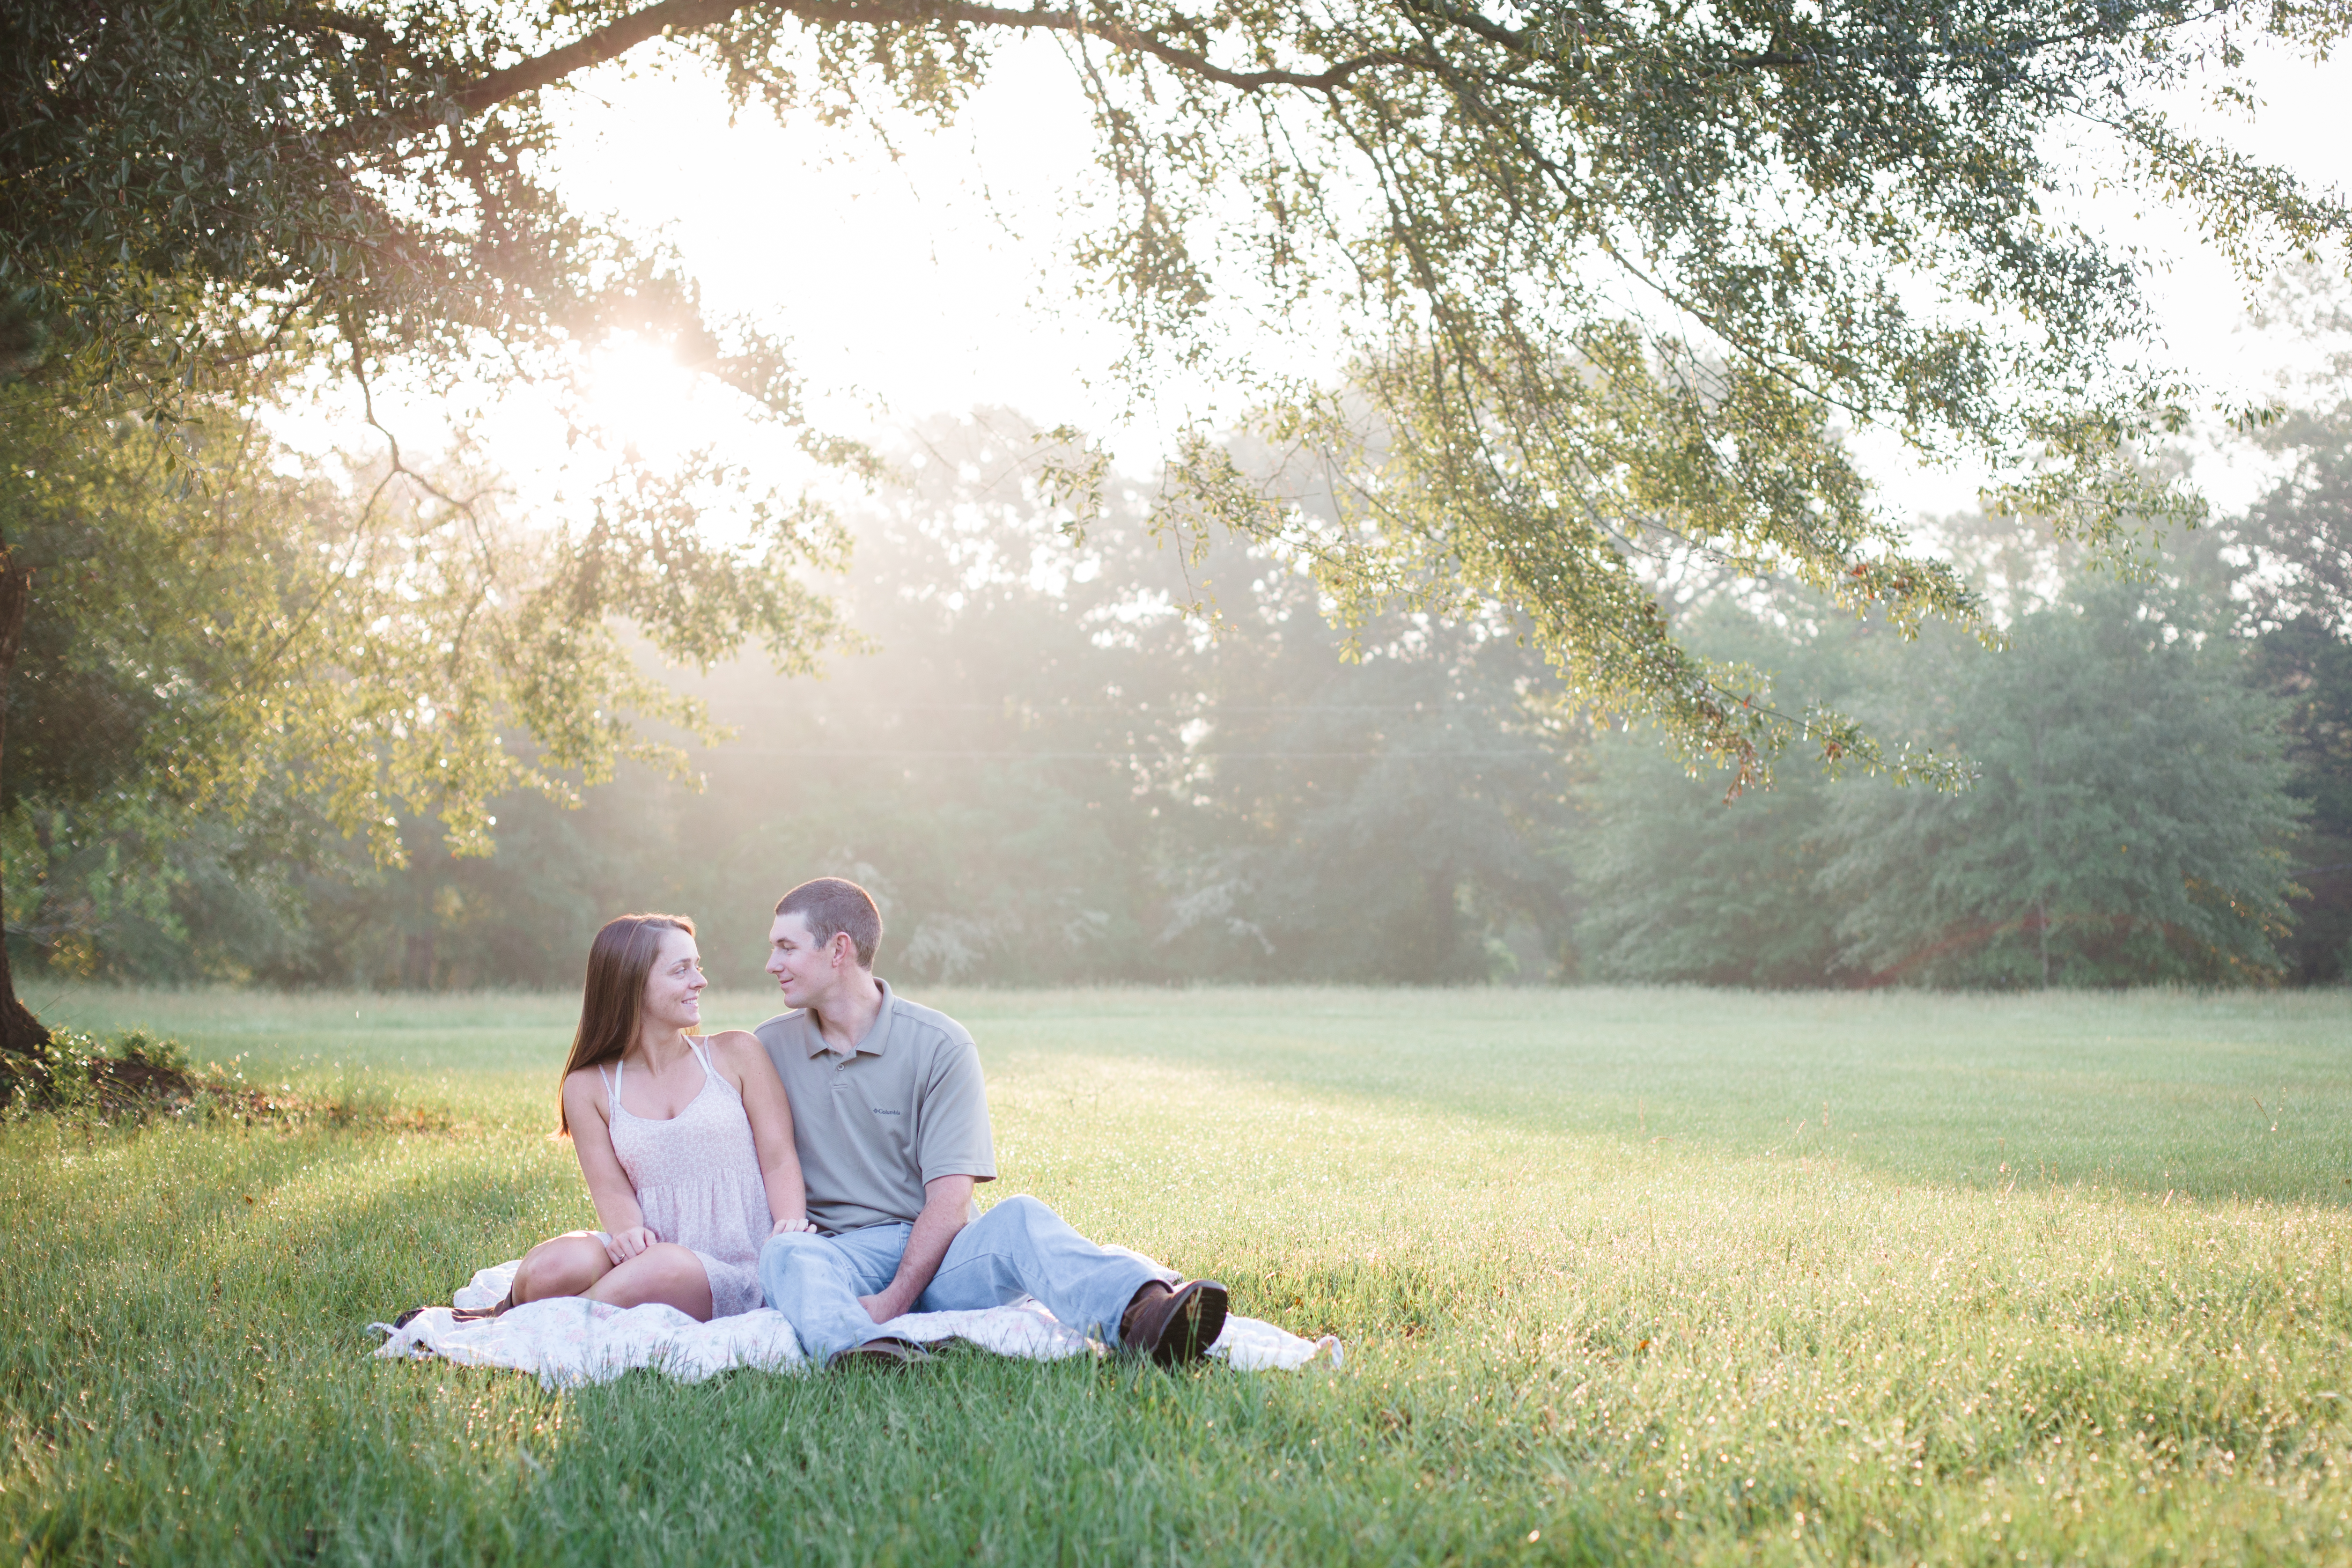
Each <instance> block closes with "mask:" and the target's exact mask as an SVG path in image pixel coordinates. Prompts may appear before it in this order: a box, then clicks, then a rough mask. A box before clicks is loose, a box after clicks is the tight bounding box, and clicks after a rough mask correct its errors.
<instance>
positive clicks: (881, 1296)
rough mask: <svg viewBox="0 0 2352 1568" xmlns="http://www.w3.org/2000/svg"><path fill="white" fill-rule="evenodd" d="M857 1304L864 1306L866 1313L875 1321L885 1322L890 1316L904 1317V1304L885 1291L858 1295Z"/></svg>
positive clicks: (905, 1310)
mask: <svg viewBox="0 0 2352 1568" xmlns="http://www.w3.org/2000/svg"><path fill="white" fill-rule="evenodd" d="M857 1304H858V1305H859V1306H861V1307H864V1308H865V1309H866V1316H867V1317H869V1318H872V1319H873V1320H874V1321H875V1322H877V1323H887V1322H889V1321H890V1320H891V1319H892V1318H898V1317H904V1316H906V1313H907V1309H906V1306H905V1305H904V1304H902V1303H901V1302H900V1301H898V1299H897V1298H896V1297H894V1296H893V1295H892V1294H891V1293H890V1292H889V1291H877V1292H876V1293H875V1294H873V1295H870V1296H860V1297H858V1298H857Z"/></svg>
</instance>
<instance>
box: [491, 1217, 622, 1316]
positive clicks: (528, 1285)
mask: <svg viewBox="0 0 2352 1568" xmlns="http://www.w3.org/2000/svg"><path fill="white" fill-rule="evenodd" d="M612 1268H613V1260H612V1259H611V1258H609V1257H608V1256H606V1255H605V1252H604V1243H603V1242H602V1241H600V1240H598V1239H596V1236H595V1233H594V1232H593V1231H587V1230H575V1231H572V1232H571V1233H570V1234H569V1235H565V1236H558V1237H554V1238H552V1239H549V1240H546V1241H542V1242H541V1243H540V1244H539V1245H538V1246H536V1247H534V1248H532V1249H530V1251H528V1252H526V1253H524V1254H523V1258H522V1263H521V1265H520V1267H519V1268H517V1269H516V1270H515V1277H514V1283H513V1285H512V1286H510V1287H509V1290H508V1292H507V1293H508V1294H509V1296H510V1297H511V1298H512V1299H513V1300H514V1301H515V1302H516V1303H517V1304H520V1303H521V1302H524V1301H542V1300H545V1299H546V1298H548V1297H550V1296H582V1295H585V1294H587V1293H588V1288H589V1287H590V1286H592V1285H593V1284H594V1283H595V1282H596V1281H599V1280H601V1279H603V1278H604V1276H605V1275H606V1274H607V1273H609V1272H611V1271H612Z"/></svg>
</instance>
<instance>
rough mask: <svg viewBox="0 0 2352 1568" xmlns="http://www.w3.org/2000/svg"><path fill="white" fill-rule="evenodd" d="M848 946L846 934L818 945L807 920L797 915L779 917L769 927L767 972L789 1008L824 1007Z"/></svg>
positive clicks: (840, 969) (837, 976)
mask: <svg viewBox="0 0 2352 1568" xmlns="http://www.w3.org/2000/svg"><path fill="white" fill-rule="evenodd" d="M848 945H849V939H848V936H847V935H846V934H843V935H841V936H835V938H834V939H833V940H832V941H831V942H819V941H818V940H817V939H816V937H815V936H814V934H813V933H812V932H811V931H810V930H809V928H808V917H807V916H806V915H801V914H799V913H797V912H795V913H793V914H791V915H777V916H776V923H775V924H774V925H771V926H770V927H768V973H770V974H771V975H773V976H775V977H776V988H777V989H778V990H781V991H782V992H783V994H784V1005H785V1006H786V1007H789V1008H806V1007H817V1008H821V1007H822V1006H823V1005H824V999H825V998H826V997H827V996H829V995H831V994H832V991H833V988H834V983H835V980H837V979H838V978H839V977H840V976H841V973H842V968H843V965H842V962H841V950H842V949H843V948H845V947H846V946H848Z"/></svg>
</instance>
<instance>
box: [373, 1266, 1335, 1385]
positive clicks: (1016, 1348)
mask: <svg viewBox="0 0 2352 1568" xmlns="http://www.w3.org/2000/svg"><path fill="white" fill-rule="evenodd" d="M516 1261H520V1260H516ZM514 1271H515V1262H506V1263H500V1264H499V1265H497V1266H496V1267H495V1268H489V1269H484V1270H481V1271H480V1272H478V1273H477V1274H476V1275H475V1276H474V1278H473V1281H472V1282H471V1283H470V1284H468V1285H467V1286H466V1288H465V1289H463V1290H461V1291H457V1294H456V1295H455V1296H454V1297H453V1298H452V1301H453V1304H454V1305H456V1306H459V1307H469V1308H481V1307H487V1306H491V1305H494V1304H496V1303H497V1301H499V1298H501V1297H503V1296H504V1295H505V1294H506V1293H507V1286H508V1284H509V1282H510V1281H512V1280H513V1279H514ZM369 1326H370V1327H371V1328H373V1329H375V1330H377V1331H378V1332H380V1333H384V1334H388V1335H390V1336H391V1337H390V1338H388V1339H387V1340H386V1341H385V1342H384V1343H383V1347H382V1348H381V1349H379V1350H377V1351H376V1353H375V1354H377V1355H378V1356H383V1357H392V1358H400V1357H409V1356H417V1357H423V1356H439V1357H440V1358H441V1359H442V1360H444V1361H453V1362H456V1363H458V1364H460V1365H465V1366H507V1367H512V1368H514V1369H515V1370H516V1371H518V1372H529V1373H534V1374H536V1375H538V1377H539V1381H540V1383H541V1385H543V1386H545V1387H547V1388H551V1389H553V1388H572V1387H577V1386H579V1385H582V1384H587V1383H610V1382H611V1381H612V1380H613V1379H614V1378H616V1377H618V1376H620V1375H622V1374H623V1373H625V1372H634V1371H635V1370H637V1369H638V1368H640V1367H651V1368H653V1369H654V1370H656V1371H657V1372H662V1373H666V1374H667V1375H669V1376H672V1377H675V1378H677V1380H678V1381H680V1382H682V1383H699V1382H701V1381H702V1380H703V1379H704V1378H706V1377H709V1376H711V1375H714V1374H717V1373H721V1372H731V1371H734V1370H737V1369H739V1368H753V1369H757V1370H759V1371H761V1372H798V1371H800V1370H802V1369H803V1368H804V1367H806V1366H807V1364H808V1358H807V1357H805V1356H803V1354H801V1345H800V1340H799V1338H798V1336H797V1335H795V1334H794V1333H793V1326H792V1324H791V1323H789V1322H785V1321H784V1316H783V1314H782V1312H772V1311H770V1310H768V1309H767V1308H764V1307H762V1308H761V1309H760V1310H759V1311H758V1312H742V1313H739V1314H737V1315H736V1316H734V1317H731V1318H715V1319H713V1320H712V1321H710V1322H707V1323H698V1322H695V1321H694V1320H693V1319H692V1318H690V1317H688V1316H687V1315H686V1314H685V1313H684V1312H679V1311H678V1310H677V1308H675V1307H613V1306H606V1305H605V1304H604V1303H603V1302H601V1301H588V1300H586V1299H584V1298H583V1297H579V1296H565V1297H560V1298H557V1299H555V1300H552V1301H530V1302H526V1303H525V1304H524V1305H522V1306H520V1307H516V1308H513V1309H511V1310H510V1311H509V1312H504V1313H501V1314H500V1315H499V1316H498V1317H495V1318H485V1319H481V1320H479V1321H478V1322H462V1323H461V1322H457V1321H456V1320H455V1319H454V1318H453V1317H452V1316H451V1315H450V1310H449V1308H448V1307H432V1308H428V1309H426V1310H425V1311H424V1312H419V1313H417V1314H416V1316H415V1317H414V1318H411V1319H410V1320H409V1321H408V1324H407V1326H406V1327H405V1328H398V1329H395V1328H394V1327H393V1326H392V1325H391V1324H390V1323H372V1324H370V1325H369ZM879 1332H880V1333H888V1334H896V1335H898V1336H899V1337H901V1338H904V1339H910V1340H913V1341H915V1342H917V1343H920V1344H937V1343H941V1342H942V1341H946V1340H962V1341H965V1342H967V1343H971V1344H976V1345H979V1346H980V1347H981V1348H982V1349H983V1350H990V1351H993V1352H995V1353H996V1354H999V1355H1010V1356H1017V1357H1020V1358H1021V1359H1023V1360H1025V1361H1060V1360H1061V1359H1063V1358H1064V1357H1065V1356H1071V1355H1087V1354H1091V1355H1101V1354H1105V1351H1104V1348H1103V1346H1102V1344H1101V1343H1099V1342H1098V1341H1095V1340H1090V1339H1088V1338H1087V1337H1086V1336H1085V1335H1084V1334H1081V1333H1078V1332H1077V1331H1076V1329H1073V1328H1071V1327H1069V1326H1068V1325H1067V1324H1066V1323H1064V1322H1060V1321H1058V1320H1057V1319H1055V1316H1054V1314H1053V1313H1051V1312H1047V1311H1046V1310H1045V1308H1044V1307H1042V1306H1040V1305H1039V1304H1038V1303H1037V1302H1036V1301H1034V1300H1031V1299H1029V1298H1026V1297H1024V1298H1023V1299H1022V1300H1021V1301H1015V1302H1013V1304H1012V1305H1010V1306H1003V1307H992V1308H990V1309H989V1310H988V1311H986V1312H909V1313H908V1314H907V1315H906V1316H905V1317H902V1318H894V1319H892V1320H891V1321H890V1322H887V1323H885V1324H883V1325H882V1327H881V1329H880V1331H879ZM1209 1354H1211V1355H1212V1356H1214V1357H1216V1358H1217V1359H1218V1360H1220V1361H1223V1362H1224V1363H1225V1364H1228V1365H1230V1366H1233V1367H1234V1368H1236V1369H1238V1370H1240V1371H1244V1372H1267V1371H1275V1370H1284V1371H1287V1370H1290V1369H1293V1368H1297V1367H1302V1366H1312V1365H1323V1366H1331V1367H1337V1366H1338V1365H1339V1363H1340V1359H1341V1357H1342V1355H1343V1354H1344V1353H1343V1351H1342V1350H1341V1348H1340V1345H1339V1341H1338V1340H1336V1339H1333V1338H1332V1337H1331V1336H1330V1335H1328V1334H1326V1335H1325V1336H1324V1337H1323V1338H1321V1339H1318V1340H1308V1339H1301V1338H1300V1337H1299V1336H1298V1335H1297V1334H1295V1333H1286V1332H1285V1331H1284V1330H1281V1329H1278V1328H1276V1327H1275V1326H1274V1325H1273V1324H1272V1323H1268V1322H1259V1321H1258V1320H1256V1319H1255V1318H1242V1317H1228V1318H1226V1319H1225V1329H1224V1332H1223V1333H1221V1334H1219V1335H1218V1336H1217V1343H1215V1344H1214V1345H1213V1346H1212V1347H1211V1348H1210V1351H1209Z"/></svg>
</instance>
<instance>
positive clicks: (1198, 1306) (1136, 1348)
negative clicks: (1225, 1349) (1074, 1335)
mask: <svg viewBox="0 0 2352 1568" xmlns="http://www.w3.org/2000/svg"><path fill="white" fill-rule="evenodd" d="M1224 1329H1225V1288H1224V1287H1223V1285H1220V1284H1218V1283H1217V1282H1216V1281H1214V1280H1186V1281H1181V1283H1179V1284H1177V1285H1176V1286H1175V1287H1174V1288H1172V1289H1171V1288H1170V1287H1169V1286H1166V1285H1163V1284H1161V1283H1160V1281H1157V1280H1154V1281H1151V1282H1150V1284H1148V1285H1145V1286H1144V1287H1143V1288H1142V1289H1141V1290H1139V1291H1136V1292H1135V1299H1134V1300H1133V1301H1129V1302H1128V1304H1127V1311H1126V1312H1124V1313H1122V1314H1121V1315H1120V1317H1119V1320H1118V1343H1119V1348H1120V1349H1122V1350H1129V1351H1133V1352H1134V1353H1135V1354H1138V1355H1148V1356H1150V1358H1151V1359H1152V1360H1154V1361H1156V1362H1158V1363H1159V1364H1160V1365H1162V1366H1177V1365H1181V1364H1183V1363H1185V1362H1188V1361H1198V1360H1200V1359H1201V1358H1202V1356H1205V1355H1207V1354H1209V1347H1210V1346H1211V1345H1213V1344H1214V1343H1217V1336H1218V1335H1219V1334H1221V1333H1223V1332H1224Z"/></svg>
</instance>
